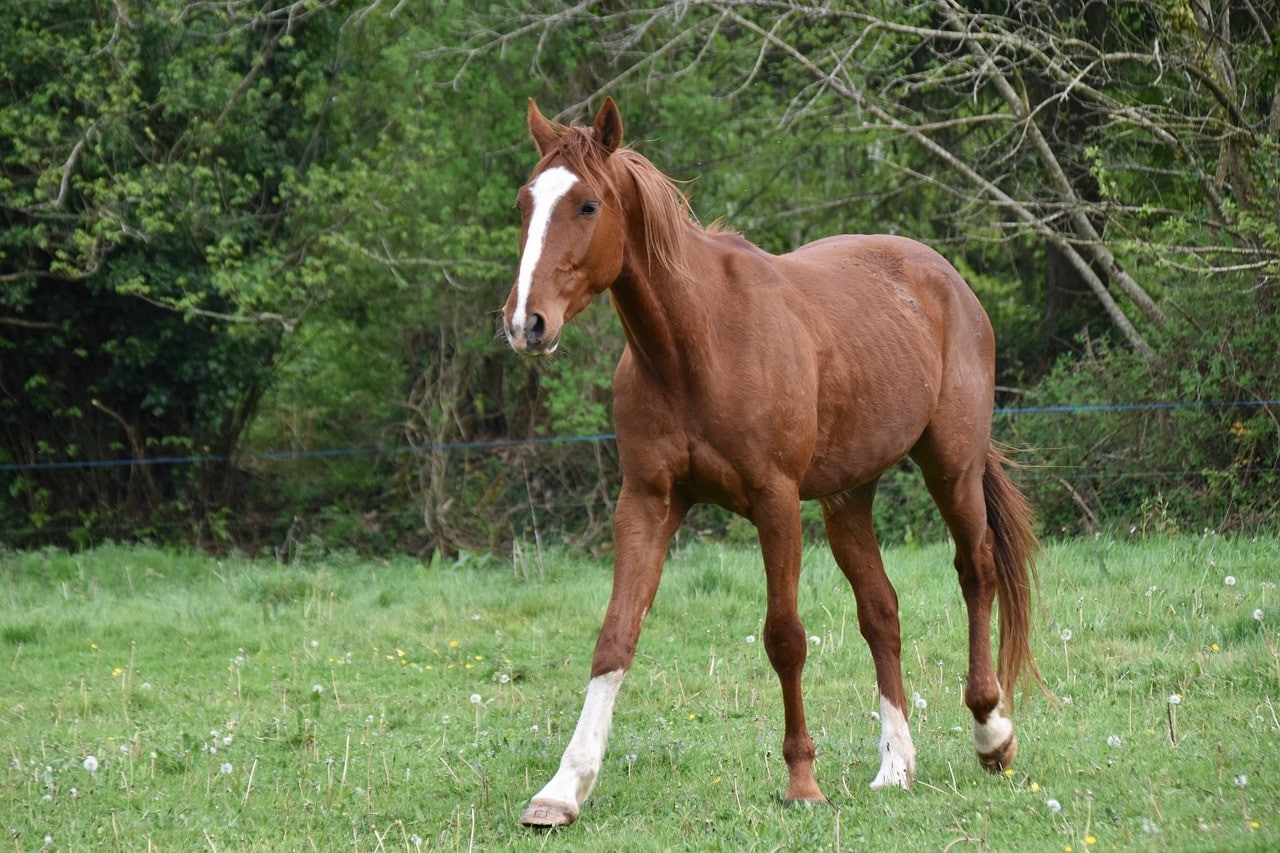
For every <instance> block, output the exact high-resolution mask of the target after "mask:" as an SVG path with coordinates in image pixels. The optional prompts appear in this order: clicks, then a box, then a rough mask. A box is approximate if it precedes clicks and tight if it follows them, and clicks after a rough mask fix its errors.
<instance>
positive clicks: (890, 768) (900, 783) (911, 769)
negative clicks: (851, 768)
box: [871, 696, 916, 791]
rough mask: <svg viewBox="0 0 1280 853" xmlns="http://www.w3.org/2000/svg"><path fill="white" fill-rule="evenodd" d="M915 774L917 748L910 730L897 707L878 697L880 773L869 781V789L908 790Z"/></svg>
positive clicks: (904, 717)
mask: <svg viewBox="0 0 1280 853" xmlns="http://www.w3.org/2000/svg"><path fill="white" fill-rule="evenodd" d="M915 775H916V747H915V744H914V743H912V742H911V729H910V728H909V727H908V726H907V718H906V716H905V715H904V714H903V713H902V710H901V709H900V708H897V707H896V706H894V705H892V704H890V702H889V700H887V699H885V698H884V697H883V696H881V697H880V772H879V773H877V774H876V778H875V779H874V780H873V781H872V782H871V790H873V791H879V790H880V789H881V788H884V787H887V786H897V787H899V788H909V787H911V779H912V777H913V776H915Z"/></svg>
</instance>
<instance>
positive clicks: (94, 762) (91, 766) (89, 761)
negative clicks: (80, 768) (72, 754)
mask: <svg viewBox="0 0 1280 853" xmlns="http://www.w3.org/2000/svg"><path fill="white" fill-rule="evenodd" d="M84 769H85V770H88V771H89V772H90V773H97V772H98V759H96V758H94V757H93V756H92V755H88V756H85V759H84Z"/></svg>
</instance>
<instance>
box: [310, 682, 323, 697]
mask: <svg viewBox="0 0 1280 853" xmlns="http://www.w3.org/2000/svg"><path fill="white" fill-rule="evenodd" d="M311 692H312V693H314V694H316V695H317V696H319V695H320V694H321V693H323V692H324V685H323V684H313V685H311Z"/></svg>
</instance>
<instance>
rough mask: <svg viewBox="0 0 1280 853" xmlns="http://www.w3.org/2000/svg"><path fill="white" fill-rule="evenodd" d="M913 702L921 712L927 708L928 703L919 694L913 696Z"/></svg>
mask: <svg viewBox="0 0 1280 853" xmlns="http://www.w3.org/2000/svg"><path fill="white" fill-rule="evenodd" d="M914 702H915V705H916V707H917V708H919V709H920V710H921V711H923V710H924V709H925V708H928V707H929V703H928V702H926V701H924V697H923V696H921V695H920V694H919V693H917V694H916V695H915V697H914Z"/></svg>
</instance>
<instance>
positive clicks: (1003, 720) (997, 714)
mask: <svg viewBox="0 0 1280 853" xmlns="http://www.w3.org/2000/svg"><path fill="white" fill-rule="evenodd" d="M1012 734H1013V720H1010V719H1009V718H1008V717H1006V716H1005V715H1004V691H1001V693H1000V702H999V704H997V705H996V707H995V709H994V710H992V712H991V713H990V714H988V715H987V721H986V722H985V723H976V722H975V723H974V724H973V748H974V749H975V750H977V752H978V753H979V754H981V755H990V754H991V753H993V752H995V751H996V750H997V749H999V748H1000V747H1002V746H1004V744H1005V741H1007V740H1008V739H1009V736H1010V735H1012Z"/></svg>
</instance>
